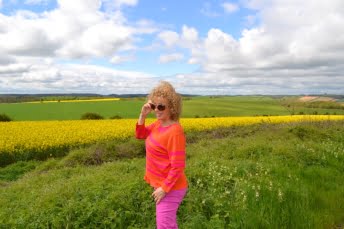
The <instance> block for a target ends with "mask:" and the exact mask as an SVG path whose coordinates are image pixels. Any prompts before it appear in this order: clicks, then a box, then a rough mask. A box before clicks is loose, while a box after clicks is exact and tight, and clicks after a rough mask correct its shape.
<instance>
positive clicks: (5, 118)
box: [0, 114, 12, 122]
mask: <svg viewBox="0 0 344 229" xmlns="http://www.w3.org/2000/svg"><path fill="white" fill-rule="evenodd" d="M10 121H12V119H11V118H10V117H9V116H8V115H7V114H0V122H10Z"/></svg>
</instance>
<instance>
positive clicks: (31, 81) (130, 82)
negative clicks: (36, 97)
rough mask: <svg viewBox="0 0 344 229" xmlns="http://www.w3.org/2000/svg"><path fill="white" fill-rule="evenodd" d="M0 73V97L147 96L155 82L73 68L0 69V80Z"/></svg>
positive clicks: (91, 68)
mask: <svg viewBox="0 0 344 229" xmlns="http://www.w3.org/2000/svg"><path fill="white" fill-rule="evenodd" d="M5 72H7V73H6V74H5ZM9 72H11V73H12V75H11V76H10V77H9V76H8V73H9ZM2 73H4V75H6V76H5V77H1V80H2V84H1V85H0V92H1V93H3V92H8V93H13V91H15V92H17V93H18V92H19V93H30V92H32V88H35V92H36V93H71V92H79V93H84V92H85V93H86V92H87V93H88V92H94V93H99V94H111V93H128V92H129V93H147V92H148V91H149V90H150V87H151V86H150V85H154V84H156V83H157V82H158V78H157V77H156V76H154V75H150V74H145V73H140V72H130V71H118V70H113V69H109V68H105V67H99V66H94V65H77V64H73V65H49V66H48V65H32V66H30V70H28V68H27V66H13V67H12V68H10V69H0V76H1V74H2ZM9 88H10V89H11V91H8V89H9Z"/></svg>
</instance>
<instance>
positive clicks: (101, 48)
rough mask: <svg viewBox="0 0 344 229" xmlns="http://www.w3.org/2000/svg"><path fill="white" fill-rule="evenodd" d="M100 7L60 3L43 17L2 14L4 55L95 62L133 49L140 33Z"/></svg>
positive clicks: (91, 2) (92, 1)
mask: <svg viewBox="0 0 344 229" xmlns="http://www.w3.org/2000/svg"><path fill="white" fill-rule="evenodd" d="M85 3H86V4H85ZM120 3H123V4H124V3H125V1H124V2H123V1H120ZM127 3H128V2H127ZM100 7H101V1H96V0H87V1H86V2H85V0H75V1H69V0H58V8H57V9H55V10H52V11H49V12H44V13H41V14H39V13H33V12H29V11H18V12H17V13H16V14H15V15H14V16H5V15H2V14H1V15H0V19H1V20H0V26H1V32H0V43H1V46H0V51H1V53H2V54H1V55H3V56H5V55H6V54H7V55H8V56H11V55H16V56H42V57H57V58H93V57H110V56H112V55H114V54H115V53H116V52H117V51H119V50H124V49H130V48H133V44H132V43H133V37H134V33H137V31H136V32H134V31H135V29H134V28H133V27H129V26H127V25H125V23H124V22H125V19H124V17H123V16H122V14H121V13H120V12H114V13H113V14H111V15H108V14H106V13H104V12H101V11H100ZM141 27H143V26H141Z"/></svg>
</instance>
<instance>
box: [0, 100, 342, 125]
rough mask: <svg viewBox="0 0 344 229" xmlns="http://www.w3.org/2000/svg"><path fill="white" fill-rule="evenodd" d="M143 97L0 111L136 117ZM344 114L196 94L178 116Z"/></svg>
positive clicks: (5, 106)
mask: <svg viewBox="0 0 344 229" xmlns="http://www.w3.org/2000/svg"><path fill="white" fill-rule="evenodd" d="M143 103H144V99H137V98H136V99H125V100H120V101H102V102H70V103H58V102H56V103H44V102H43V103H36V104H31V103H0V114H2V113H5V114H7V115H8V116H10V117H11V118H12V119H13V120H16V121H21V120H75V119H80V117H81V115H82V114H84V113H86V112H94V113H98V114H100V115H102V116H103V117H104V118H110V117H112V116H115V115H117V116H120V117H122V118H137V116H138V114H139V112H140V109H141V106H142V104H143ZM292 112H293V113H294V114H299V113H300V112H302V113H303V114H314V113H315V112H316V114H344V110H343V109H318V108H305V107H296V108H293V109H291V108H290V109H286V107H284V106H282V105H281V103H280V101H279V100H278V99H276V98H273V97H268V96H223V97H209V96H199V97H191V98H186V99H185V100H184V102H183V113H182V117H185V118H186V117H190V118H192V117H213V116H214V117H225V116H254V115H290V114H291V113H292Z"/></svg>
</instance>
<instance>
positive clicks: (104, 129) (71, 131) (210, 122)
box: [0, 115, 344, 158]
mask: <svg viewBox="0 0 344 229" xmlns="http://www.w3.org/2000/svg"><path fill="white" fill-rule="evenodd" d="M322 120H344V115H333V116H331V115H294V116H268V117H266V116H265V117H224V118H185V119H181V124H182V126H183V127H184V130H185V131H186V132H188V131H198V130H208V129H214V128H218V127H227V126H233V125H250V124H255V123H261V122H266V123H281V122H298V121H322ZM136 121H137V120H136V119H119V120H73V121H20V122H2V123H1V122H0V158H1V154H7V155H11V154H12V155H22V156H23V155H25V154H29V153H31V154H32V153H37V152H40V153H44V152H45V151H47V152H48V151H49V152H51V150H52V149H68V148H70V147H73V146H79V145H84V144H90V143H94V142H97V141H103V140H111V139H124V138H127V137H131V136H134V134H135V124H136ZM152 121H154V120H153V119H150V120H147V123H151V122H152ZM15 158H17V157H15ZM19 158H23V157H19Z"/></svg>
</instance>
